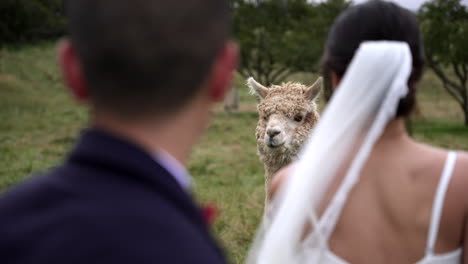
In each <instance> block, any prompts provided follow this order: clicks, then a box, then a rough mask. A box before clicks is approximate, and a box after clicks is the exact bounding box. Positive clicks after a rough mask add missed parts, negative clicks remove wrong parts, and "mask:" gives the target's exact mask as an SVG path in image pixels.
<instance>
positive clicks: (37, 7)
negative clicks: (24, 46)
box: [0, 0, 66, 46]
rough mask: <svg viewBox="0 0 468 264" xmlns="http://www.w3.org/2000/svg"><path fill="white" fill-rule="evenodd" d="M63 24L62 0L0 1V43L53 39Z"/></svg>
mask: <svg viewBox="0 0 468 264" xmlns="http://www.w3.org/2000/svg"><path fill="white" fill-rule="evenodd" d="M65 26H66V21H65V17H64V9H63V0H1V1H0V46H2V45H4V44H6V43H18V42H27V41H32V40H40V39H49V38H55V37H57V36H60V35H62V34H63V33H64V32H65Z"/></svg>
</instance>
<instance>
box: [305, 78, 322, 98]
mask: <svg viewBox="0 0 468 264" xmlns="http://www.w3.org/2000/svg"><path fill="white" fill-rule="evenodd" d="M322 87H323V78H322V77H319V78H318V79H317V81H315V83H314V84H312V86H310V87H309V88H307V90H306V92H305V95H306V97H307V98H309V99H310V100H311V101H313V100H315V99H317V97H318V95H319V94H320V91H322Z"/></svg>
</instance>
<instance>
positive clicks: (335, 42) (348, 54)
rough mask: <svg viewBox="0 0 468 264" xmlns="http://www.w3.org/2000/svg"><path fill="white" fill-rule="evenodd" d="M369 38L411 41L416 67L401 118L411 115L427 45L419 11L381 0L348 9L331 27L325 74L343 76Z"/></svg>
mask: <svg viewBox="0 0 468 264" xmlns="http://www.w3.org/2000/svg"><path fill="white" fill-rule="evenodd" d="M366 40H395V41H404V42H407V43H408V44H409V46H410V49H411V55H412V57H413V69H412V72H411V75H410V78H409V80H408V86H409V93H408V95H407V96H406V97H405V98H403V99H401V100H400V103H399V105H398V111H397V117H400V116H407V115H409V114H410V113H411V110H412V109H413V107H414V105H415V101H416V98H415V97H416V95H415V90H416V87H415V84H416V82H417V81H418V80H419V79H420V78H421V75H422V70H423V67H424V48H423V43H422V39H421V32H420V29H419V25H418V22H417V19H416V16H415V14H413V13H412V12H411V11H409V10H407V9H405V8H402V7H400V6H398V5H396V4H394V3H390V2H385V1H380V0H372V1H368V2H367V3H364V4H360V5H356V6H352V7H350V8H348V9H347V10H345V11H344V12H343V13H342V14H341V15H340V16H339V17H338V18H337V20H336V21H335V23H334V24H333V26H332V28H331V29H330V32H329V35H328V39H327V41H326V44H325V52H324V55H323V57H322V66H323V70H324V71H325V73H330V72H334V73H336V74H337V75H338V76H339V77H342V76H343V75H344V73H345V72H346V69H347V67H348V65H349V63H350V62H351V60H352V58H353V56H354V53H355V51H356V50H357V48H358V47H359V45H360V44H361V42H363V41H366ZM382 63H385V61H382Z"/></svg>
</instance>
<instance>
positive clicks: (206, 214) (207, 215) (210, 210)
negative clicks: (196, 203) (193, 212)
mask: <svg viewBox="0 0 468 264" xmlns="http://www.w3.org/2000/svg"><path fill="white" fill-rule="evenodd" d="M201 213H202V216H203V219H204V220H205V223H206V224H207V225H212V224H213V223H214V222H215V220H216V217H217V216H218V209H217V208H216V206H214V205H212V204H210V205H205V206H203V207H202V209H201Z"/></svg>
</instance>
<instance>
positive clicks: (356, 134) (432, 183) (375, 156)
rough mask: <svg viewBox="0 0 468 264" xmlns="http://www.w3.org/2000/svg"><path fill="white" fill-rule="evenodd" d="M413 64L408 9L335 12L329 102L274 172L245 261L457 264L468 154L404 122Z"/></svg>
mask: <svg viewBox="0 0 468 264" xmlns="http://www.w3.org/2000/svg"><path fill="white" fill-rule="evenodd" d="M423 64H424V59H423V45H422V42H421V33H420V31H419V27H418V24H417V21H416V18H415V16H414V15H413V14H412V13H411V12H410V11H408V10H406V9H404V8H401V7H399V6H397V5H396V4H393V3H390V2H384V1H380V0H375V1H368V2H367V3H365V4H361V5H356V6H353V7H351V8H349V9H347V10H346V11H345V12H344V13H343V14H341V15H340V17H339V18H338V19H337V21H336V22H335V24H334V25H333V27H332V29H331V31H330V33H329V36H328V40H327V43H326V51H325V54H324V56H323V65H324V70H325V71H329V72H330V73H331V75H332V80H333V86H334V87H335V88H334V90H335V92H334V95H333V98H332V100H331V102H330V103H329V105H328V106H327V108H326V110H325V112H324V114H323V116H322V119H321V121H320V122H319V124H318V125H317V127H316V129H315V131H314V132H313V134H312V135H311V138H310V139H309V141H308V143H307V145H306V146H305V148H304V151H303V153H302V155H301V158H300V160H299V161H298V162H297V164H295V165H293V166H292V167H289V168H287V169H285V170H284V171H281V172H280V173H279V174H278V175H277V176H276V177H275V179H274V182H273V184H272V188H271V193H272V194H273V195H274V199H273V201H272V202H271V203H270V205H269V207H268V208H267V212H266V214H265V217H264V221H263V223H262V225H261V227H260V229H259V231H258V234H257V237H256V239H255V242H254V245H253V247H252V249H251V252H250V254H249V257H248V260H247V262H248V263H259V264H275V263H281V264H289V263H291V264H295V263H338V264H346V263H373V264H374V263H462V260H465V263H468V255H467V256H466V257H465V256H464V254H467V252H468V250H464V247H465V246H464V244H465V243H464V241H465V236H467V235H468V229H467V228H466V222H467V221H468V220H467V219H468V218H467V216H468V215H467V213H468V192H467V188H468V154H467V153H464V152H460V151H459V152H457V151H447V150H444V149H440V148H436V147H432V146H429V145H426V144H423V143H419V142H416V141H415V140H413V139H412V138H411V137H410V136H409V135H408V133H407V131H406V129H405V125H404V123H405V121H404V120H405V118H406V117H407V116H408V115H409V114H410V112H411V110H412V109H413V107H414V105H415V100H416V90H417V89H416V86H417V83H418V81H419V79H420V77H421V74H422V69H423Z"/></svg>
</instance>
